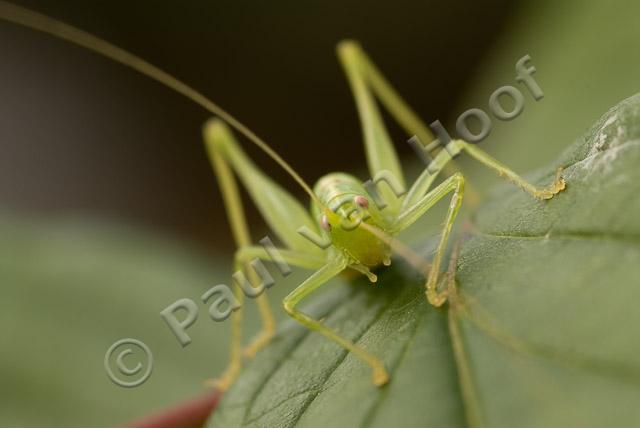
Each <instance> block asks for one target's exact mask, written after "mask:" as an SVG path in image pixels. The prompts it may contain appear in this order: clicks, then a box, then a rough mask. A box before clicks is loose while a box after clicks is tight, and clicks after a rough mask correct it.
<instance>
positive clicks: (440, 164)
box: [0, 1, 565, 390]
mask: <svg viewBox="0 0 640 428" xmlns="http://www.w3.org/2000/svg"><path fill="white" fill-rule="evenodd" d="M0 18H2V19H5V20H7V21H10V22H13V23H17V24H20V25H24V26H26V27H29V28H32V29H34V30H37V31H41V32H45V33H48V34H50V35H53V36H55V37H58V38H61V39H64V40H67V41H69V42H72V43H75V44H77V45H79V46H82V47H85V48H87V49H90V50H93V51H95V52H97V53H100V54H102V55H104V56H106V57H108V58H111V59H112V60H114V61H116V62H119V63H121V64H123V65H126V66H129V67H131V68H133V69H135V70H136V71H138V72H140V73H142V74H144V75H146V76H148V77H150V78H152V79H154V80H156V81H158V82H159V83H161V84H163V85H165V86H167V87H169V88H170V89H173V90H174V91H176V92H178V93H180V94H182V95H183V96H185V97H187V98H189V99H191V100H192V101H193V102H195V103H196V104H198V105H200V106H202V107H203V108H204V109H206V110H207V111H208V112H210V113H211V114H213V115H214V116H215V118H213V119H211V120H210V121H208V122H207V123H206V124H205V126H204V139H205V143H206V147H207V150H208V153H209V156H210V159H211V162H212V165H213V168H214V171H215V173H216V176H217V178H218V183H219V185H220V188H221V191H222V194H223V199H224V203H225V208H226V211H227V216H228V219H229V222H230V224H231V229H232V234H233V236H234V239H235V242H236V244H237V247H238V249H237V251H236V253H235V257H234V259H235V268H236V269H239V270H245V271H247V272H248V274H249V276H250V278H251V279H253V280H255V272H252V270H251V268H250V262H251V261H252V260H255V259H261V260H267V261H268V260H271V257H270V255H269V254H268V253H267V251H266V250H265V248H264V247H262V246H258V245H255V244H254V243H253V241H252V239H251V237H250V234H249V228H248V225H247V222H246V219H245V215H244V209H243V206H242V202H241V199H240V193H239V189H238V186H237V182H236V179H239V181H240V182H241V183H242V184H243V185H244V187H246V189H247V190H248V192H249V194H250V196H251V199H252V201H253V202H254V203H255V204H256V206H257V208H258V210H259V211H260V213H261V214H262V216H263V218H264V220H265V221H266V223H267V225H268V226H269V228H270V229H271V230H272V231H273V232H274V233H275V235H276V236H277V237H278V238H279V240H280V242H281V243H282V246H283V248H279V249H278V251H279V252H280V254H281V256H282V257H283V259H284V261H285V262H286V263H288V264H291V265H294V266H298V267H301V268H305V269H311V270H314V271H315V272H314V273H313V274H312V275H311V276H309V277H308V278H307V279H306V280H305V281H304V282H303V283H302V284H300V285H299V286H298V287H297V288H295V289H294V290H293V291H292V292H291V293H290V294H289V295H288V296H287V297H286V298H285V299H284V301H283V302H282V303H283V307H284V309H285V311H286V312H287V313H288V314H289V315H290V316H291V317H292V318H294V319H295V320H296V321H298V322H299V323H300V324H302V325H303V326H305V327H307V328H309V329H312V330H315V331H318V332H319V333H321V334H322V335H324V336H325V337H327V338H328V339H330V340H332V341H334V342H336V343H337V344H338V345H340V346H342V347H343V348H345V349H346V350H348V351H349V352H351V353H353V354H354V355H356V356H357V357H358V358H360V359H361V360H362V361H363V362H364V363H366V364H367V365H369V366H370V367H371V369H372V372H373V383H374V384H375V385H378V386H381V385H384V384H385V383H387V382H388V380H389V376H388V373H387V371H386V369H385V367H384V365H383V363H382V362H381V360H380V359H379V358H378V357H376V356H374V355H372V354H370V353H369V352H367V350H365V349H363V348H362V347H360V346H358V345H357V344H355V343H353V342H351V341H350V340H348V339H346V338H344V337H342V336H341V335H340V334H338V333H337V332H335V331H333V330H331V329H330V328H328V327H327V326H325V325H324V324H323V322H322V321H320V320H316V319H313V318H312V317H310V316H309V315H307V314H305V313H303V312H301V311H300V310H299V309H298V308H297V307H298V304H299V303H300V302H301V301H302V300H303V299H304V298H306V297H307V296H309V295H310V294H311V293H313V291H315V290H316V289H318V288H319V287H321V286H322V285H323V284H325V283H326V282H327V281H329V280H330V279H331V278H333V277H335V276H337V275H339V274H341V273H343V272H345V271H347V270H351V271H356V272H358V273H360V274H364V275H366V276H367V277H368V278H369V279H370V280H371V281H372V282H375V281H376V275H375V274H374V273H372V272H371V270H372V269H374V268H376V267H378V266H380V265H389V264H390V263H391V253H392V251H395V252H396V253H398V254H399V255H401V256H402V257H405V258H408V259H411V258H412V256H411V254H410V251H407V250H406V249H405V248H404V247H403V246H402V245H401V244H399V243H397V242H396V241H395V240H394V237H395V236H396V235H397V234H398V233H400V232H401V231H403V230H405V229H406V228H408V227H409V226H411V225H412V224H413V223H414V222H415V221H416V220H417V219H418V218H420V217H421V216H423V215H424V214H425V213H426V212H427V211H428V210H429V208H431V207H432V206H434V204H436V203H437V202H438V201H439V200H441V199H443V198H445V197H446V196H447V195H449V194H450V193H451V194H452V196H451V199H450V203H449V207H448V211H447V215H446V218H445V222H444V226H443V229H442V233H441V235H440V239H439V243H438V246H437V249H436V252H435V255H434V257H433V261H432V264H431V267H430V269H429V270H428V272H425V276H426V283H425V293H426V298H427V300H428V302H429V303H430V304H432V305H434V306H436V307H438V306H441V305H442V304H444V303H445V301H446V300H447V290H446V289H443V290H440V288H442V287H439V283H440V282H441V280H442V278H443V277H445V276H446V275H444V274H441V272H440V268H441V265H442V258H443V256H444V254H445V252H446V250H447V244H448V241H449V236H450V232H451V229H452V226H453V224H454V221H455V218H456V215H457V213H458V210H459V209H460V206H461V202H462V197H463V193H464V184H465V180H464V176H463V175H462V174H461V173H460V172H456V173H454V174H452V175H450V176H449V177H448V178H446V179H445V180H444V181H442V182H441V183H440V184H438V185H437V186H435V187H434V188H433V189H432V188H431V187H432V185H433V184H434V182H435V180H436V178H437V177H438V175H439V173H440V172H441V171H443V170H444V169H445V168H446V167H447V165H448V164H450V162H451V160H452V159H453V157H454V156H456V155H458V154H460V153H461V152H463V151H464V152H467V153H468V154H469V155H471V156H472V157H473V158H475V159H476V160H478V161H479V162H481V163H482V164H484V165H485V166H487V167H488V168H490V169H493V170H494V171H495V172H497V173H498V174H499V175H500V176H503V177H505V178H507V179H508V180H510V181H511V182H513V183H514V184H516V185H517V186H519V187H521V188H522V189H523V190H524V191H526V192H527V193H529V194H531V195H532V197H535V198H538V199H549V198H552V197H553V196H554V195H555V194H556V193H558V192H560V191H562V190H563V189H564V188H565V182H564V180H563V179H562V178H561V176H560V172H561V171H558V174H557V176H556V179H555V181H554V182H553V183H552V184H551V185H550V186H549V187H547V188H544V189H538V188H536V187H535V186H533V185H532V184H530V183H528V182H526V181H525V180H524V179H523V178H521V177H520V176H519V175H517V174H516V173H514V172H513V171H511V170H510V169H509V168H507V167H506V166H505V165H503V164H501V163H500V162H498V161H497V160H495V159H493V158H492V157H490V156H489V155H488V154H486V153H485V152H484V151H482V150H480V149H478V148H477V147H476V146H475V145H473V144H469V143H466V142H464V141H462V140H451V141H450V142H448V143H447V144H446V146H445V147H440V150H439V151H437V153H434V157H433V162H432V164H431V165H430V168H429V169H428V170H425V171H424V172H423V173H422V174H421V175H420V176H419V177H418V178H417V179H416V181H415V182H414V183H413V184H411V186H409V189H408V192H406V193H405V194H403V195H402V197H400V198H398V197H396V194H397V193H396V194H394V193H393V191H392V189H391V188H390V187H387V186H384V187H382V188H380V189H379V190H380V193H381V195H382V197H383V199H384V201H385V203H386V206H385V207H384V209H382V208H381V207H379V206H377V204H375V203H373V200H372V195H371V194H370V192H368V191H367V189H366V188H365V186H364V184H363V183H362V182H361V181H360V180H358V179H357V178H355V177H353V176H351V175H348V174H344V173H330V174H327V175H325V176H324V177H322V178H320V180H318V182H317V184H316V185H315V186H314V188H313V189H312V188H311V187H310V186H309V185H308V184H306V183H305V181H304V180H303V179H302V178H301V177H300V176H299V175H298V174H297V173H296V172H295V170H294V169H293V168H292V167H291V166H290V165H289V164H288V163H286V162H285V161H284V160H283V159H282V158H281V157H280V156H279V155H278V154H277V153H276V152H274V151H273V150H272V149H271V148H270V147H269V146H268V145H267V144H266V143H265V142H264V141H263V140H262V139H260V138H259V137H258V136H256V135H255V134H254V133H253V132H252V131H251V130H250V129H249V128H247V127H246V126H245V125H243V124H242V123H241V122H239V121H238V120H237V119H235V118H234V117H233V116H232V115H230V114H229V113H227V112H226V111H225V110H223V109H222V108H220V107H219V106H218V105H217V104H215V103H214V102H212V101H211V100H209V99H208V98H206V97H205V96H203V95H202V94H200V93H199V92H197V91H196V90H194V89H192V88H191V87H189V86H188V85H186V84H185V83H183V82H181V81H180V80H178V79H176V78H174V77H173V76H171V75H169V74H168V73H166V72H164V71H162V70H160V69H159V68H157V67H155V66H153V65H152V64H149V63H148V62H146V61H144V60H142V59H141V58H139V57H136V56H135V55H133V54H131V53H129V52H127V51H125V50H123V49H120V48H118V47H116V46H114V45H112V44H110V43H108V42H106V41H104V40H102V39H99V38H97V37H95V36H93V35H91V34H88V33H86V32H84V31H82V30H79V29H76V28H74V27H71V26H69V25H67V24H64V23H62V22H59V21H56V20H54V19H52V18H49V17H46V16H44V15H41V14H38V13H35V12H32V11H29V10H27V9H23V8H21V7H19V6H15V5H12V4H10V3H6V2H3V1H0ZM337 50H338V57H339V59H340V62H341V63H342V66H343V67H344V70H345V72H346V75H347V77H348V81H349V85H350V87H351V90H352V92H353V96H354V98H355V102H356V106H357V110H358V113H359V117H360V122H361V126H362V133H363V137H364V145H365V154H366V159H367V164H368V167H369V172H370V174H371V176H372V177H374V181H375V180H376V178H379V177H381V175H385V174H387V175H389V176H390V177H392V178H393V179H394V180H396V181H397V183H399V185H400V186H401V187H402V188H404V187H405V186H404V178H403V177H404V174H403V169H402V167H401V165H400V162H399V160H398V156H397V154H396V151H395V149H394V148H393V145H392V142H391V138H390V137H389V135H388V133H387V130H386V128H385V125H384V123H383V119H382V116H381V113H380V110H379V107H378V104H377V101H376V98H377V100H378V101H379V102H380V103H381V104H382V105H383V106H384V107H385V108H386V109H387V111H388V112H389V113H390V115H391V116H392V117H393V118H394V120H396V121H397V122H398V123H399V124H400V125H401V126H402V127H403V129H404V130H405V131H406V132H407V133H409V134H410V135H416V136H417V137H418V138H419V139H420V140H421V141H432V140H433V135H432V133H431V131H430V130H429V128H428V127H427V125H426V124H425V123H424V122H423V121H422V120H421V119H420V118H419V117H418V116H417V115H416V113H415V112H414V111H412V109H411V108H410V107H409V106H408V105H407V104H406V103H405V101H404V100H403V99H402V98H401V97H400V95H399V94H398V93H397V92H396V91H395V90H394V89H393V87H392V86H391V85H390V84H389V83H388V82H387V80H386V79H385V78H384V77H383V75H382V74H381V73H380V71H379V70H378V69H377V68H376V67H375V66H374V64H373V63H372V62H371V61H370V59H369V58H368V57H367V55H366V54H365V53H364V51H363V50H362V48H361V47H360V46H359V45H358V44H357V43H356V42H353V41H344V42H341V43H340V44H339V45H338V49H337ZM231 128H233V129H234V130H235V131H237V132H239V133H240V134H241V135H243V136H244V137H246V138H247V139H248V140H249V141H251V142H252V143H253V144H255V145H257V146H258V147H259V148H260V149H262V150H263V151H264V152H265V153H266V154H267V155H268V156H269V157H271V158H272V159H273V160H274V161H275V162H276V163H278V164H279V165H280V166H281V167H282V168H283V169H284V170H285V171H286V172H287V173H288V174H289V175H290V176H291V177H292V178H293V179H294V180H295V181H296V182H297V183H298V184H299V185H300V186H301V187H302V188H303V189H304V191H305V192H306V193H307V194H308V195H309V197H310V198H311V209H310V210H308V209H306V208H305V207H304V206H303V205H302V204H301V203H300V202H298V201H297V200H296V199H295V198H294V197H293V196H292V195H291V194H290V193H288V192H287V191H286V190H285V189H284V188H282V187H281V186H279V185H278V184H276V183H275V182H273V181H272V180H271V179H270V178H269V177H268V176H267V174H265V173H264V172H262V171H260V170H259V169H258V168H257V167H256V166H255V165H254V164H253V163H252V162H251V160H250V159H249V158H248V157H247V156H246V154H245V153H244V151H243V150H242V148H241V146H240V145H239V144H238V142H237V141H236V140H235V138H234V136H233V135H232V133H231ZM354 218H356V220H357V221H356V222H355V223H354ZM345 222H346V224H353V227H345ZM300 227H304V228H305V230H306V231H310V232H311V233H312V234H315V235H316V236H320V237H321V238H322V239H323V240H324V241H326V242H327V243H328V245H326V246H319V245H317V243H314V242H313V240H310V239H308V237H306V236H303V234H301V233H299V228H300ZM413 264H414V265H415V264H416V263H413ZM450 271H451V266H450ZM237 295H238V298H240V299H241V298H242V293H241V292H239V291H238V292H237ZM256 300H257V303H258V307H259V309H260V313H261V318H262V323H263V328H262V331H261V332H260V333H259V334H258V335H257V336H256V337H255V338H254V339H253V340H252V341H251V343H250V344H249V345H248V346H247V347H245V348H243V347H242V343H241V339H242V338H241V324H242V312H241V311H236V312H234V313H233V315H232V340H231V356H230V362H229V366H228V368H227V370H226V371H225V372H224V373H223V374H222V375H221V377H219V378H218V379H217V380H216V381H215V385H216V386H217V387H218V388H220V389H222V390H224V389H226V388H228V387H229V386H230V385H231V384H232V383H233V382H234V380H235V379H236V378H237V376H238V374H239V373H240V370H241V366H242V359H243V355H244V356H253V355H254V354H255V353H256V352H257V351H258V350H260V349H261V348H262V347H264V346H265V345H266V344H268V343H269V341H270V340H271V339H272V338H273V336H274V334H275V322H274V319H273V316H272V312H271V309H270V307H269V304H268V302H267V298H266V295H264V294H262V295H260V296H258V297H257V298H256Z"/></svg>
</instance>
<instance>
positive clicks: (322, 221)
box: [320, 215, 331, 232]
mask: <svg viewBox="0 0 640 428" xmlns="http://www.w3.org/2000/svg"><path fill="white" fill-rule="evenodd" d="M320 226H321V227H322V228H323V229H324V230H325V231H327V232H329V231H331V224H329V219H328V218H327V216H326V215H323V216H322V218H320Z"/></svg>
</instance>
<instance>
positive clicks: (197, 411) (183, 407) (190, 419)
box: [122, 391, 222, 428]
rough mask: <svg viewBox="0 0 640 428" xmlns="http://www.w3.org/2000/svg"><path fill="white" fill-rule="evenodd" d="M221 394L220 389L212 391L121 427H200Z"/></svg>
mask: <svg viewBox="0 0 640 428" xmlns="http://www.w3.org/2000/svg"><path fill="white" fill-rule="evenodd" d="M221 395H222V394H221V393H220V391H214V392H212V393H209V394H206V395H203V396H200V397H197V398H194V399H191V400H189V401H186V402H184V403H182V404H179V405H177V406H176V407H174V408H171V409H168V410H163V411H160V412H158V413H156V414H155V415H151V416H148V417H146V418H143V419H140V420H138V421H134V422H131V423H128V424H125V425H123V426H122V428H202V427H203V426H204V424H205V422H206V421H207V418H208V417H209V415H210V414H211V413H212V412H213V410H214V409H215V407H216V405H217V404H218V400H219V399H220V396H221Z"/></svg>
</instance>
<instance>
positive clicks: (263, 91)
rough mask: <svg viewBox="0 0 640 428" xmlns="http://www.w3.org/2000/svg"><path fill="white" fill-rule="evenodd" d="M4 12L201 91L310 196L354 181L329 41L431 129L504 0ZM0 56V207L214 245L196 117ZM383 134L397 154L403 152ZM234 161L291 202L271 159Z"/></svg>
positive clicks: (96, 80)
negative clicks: (331, 179) (274, 184)
mask: <svg viewBox="0 0 640 428" xmlns="http://www.w3.org/2000/svg"><path fill="white" fill-rule="evenodd" d="M16 3H18V4H21V5H24V6H26V7H29V8H32V9H34V10H37V11H39V12H42V13H44V14H46V15H49V16H52V17H55V18H58V19H60V20H63V21H65V22H68V23H71V24H73V25H75V26H77V27H80V28H82V29H85V30H88V31H90V32H92V33H94V34H96V35H99V36H100V37H102V38H104V39H106V40H109V41H111V42H113V43H114V44H116V45H118V46H121V47H124V48H126V49H128V50H130V51H132V52H134V53H136V54H137V55H139V56H141V57H143V58H145V59H147V60H149V61H150V62H152V63H154V64H156V65H158V66H160V67H161V68H163V69H165V70H167V71H168V72H170V73H172V74H174V75H175V76H177V77H178V78H180V79H182V80H184V81H185V82H187V83H188V84H190V85H192V86H193V87H195V88H197V89H199V90H200V91H202V93H204V94H205V95H207V96H210V97H211V98H212V99H213V100H214V101H216V102H217V103H219V104H220V105H221V106H223V107H224V108H226V109H228V111H230V112H231V113H232V114H234V115H236V117H237V118H239V119H240V120H241V121H243V122H245V123H246V124H247V125H248V126H249V127H251V128H252V129H253V130H254V131H255V132H256V133H258V135H260V136H262V137H263V138H264V139H265V140H267V141H268V142H269V143H270V144H272V146H273V147H274V148H275V149H276V150H277V151H278V152H279V153H280V154H281V155H282V156H283V157H284V158H285V159H287V160H288V161H289V162H290V163H291V164H292V165H293V166H294V167H295V168H296V169H297V170H298V171H299V172H300V173H301V174H302V176H303V177H304V178H305V179H306V180H308V181H309V182H311V184H312V183H313V182H314V181H315V180H316V179H317V178H319V177H320V176H321V175H322V174H324V173H327V172H330V171H339V170H343V171H351V172H356V173H360V174H363V173H364V172H365V170H364V166H365V159H364V155H363V149H362V140H361V136H360V129H359V124H358V120H357V115H356V110H355V106H354V103H353V100H352V98H351V93H350V91H349V88H348V86H347V83H346V80H345V77H344V75H343V72H342V70H341V68H340V65H339V63H338V61H337V58H336V56H335V45H336V43H337V42H338V41H339V40H341V39H344V38H355V39H358V40H359V41H361V42H362V44H363V45H364V47H365V49H366V50H367V51H368V53H369V54H370V56H371V57H372V58H373V60H374V61H375V62H376V63H377V64H378V66H379V67H380V68H381V69H382V71H383V72H384V73H385V74H386V75H387V77H388V78H389V79H390V80H391V81H392V83H393V84H394V85H395V86H396V87H397V89H398V90H399V91H400V93H401V94H402V95H403V96H404V97H405V98H406V99H407V101H408V102H409V104H410V105H412V106H413V107H414V108H415V109H416V111H417V112H418V113H419V114H420V116H421V117H423V118H425V120H427V121H432V120H434V119H436V118H439V119H442V120H444V119H446V118H447V117H449V116H451V115H452V114H453V112H452V109H453V107H454V106H455V105H456V103H457V102H458V101H459V100H458V98H459V96H460V94H461V93H462V92H463V91H464V90H465V88H466V85H467V84H468V82H470V81H471V79H473V78H474V75H475V73H476V70H477V65H478V62H479V60H480V59H481V58H482V57H483V55H484V53H485V51H487V49H489V48H490V47H491V45H492V42H493V41H494V40H495V39H496V38H497V37H498V36H499V34H500V32H501V31H502V30H503V28H504V23H505V22H506V21H507V20H508V18H509V15H510V12H511V7H512V6H513V5H514V4H515V3H516V2H509V1H501V0H496V1H473V2H472V1H464V2H438V1H419V2H418V1H404V0H403V1H397V2H394V3H392V4H391V3H382V2H365V1H353V0H348V1H341V2H325V1H309V2H296V1H279V2H247V1H191V2H156V1H153V2H152V1H137V2H122V1H110V2H86V1H75V0H74V1H65V2H50V1H44V2H43V1H18V2H16ZM0 53H1V54H0V58H1V59H0V99H1V102H0V209H2V210H4V211H9V212H10V213H21V214H33V213H37V214H38V215H39V216H43V215H44V216H52V215H62V214H65V215H68V214H69V213H73V214H78V215H82V216H87V215H89V216H98V217H110V218H116V219H118V220H120V221H124V222H128V223H132V224H135V225H146V226H147V227H150V228H152V229H159V230H161V231H163V232H169V233H173V234H176V235H178V236H179V237H181V238H186V239H193V240H197V241H199V242H200V243H202V244H204V246H206V247H208V248H212V247H215V246H216V245H215V243H214V241H215V242H217V243H219V244H220V245H221V246H222V248H228V247H227V244H230V233H229V232H228V226H227V223H226V220H225V217H224V211H223V209H222V205H221V200H220V196H219V193H218V189H217V185H216V183H215V180H214V178H213V174H212V172H211V170H210V167H209V165H208V162H207V159H206V156H205V152H204V149H203V145H202V141H201V136H200V132H201V125H202V123H203V122H204V120H205V119H206V118H207V113H206V112H204V111H203V110H201V109H200V108H199V107H197V106H195V105H193V104H191V103H190V102H188V101H186V100H184V99H183V98H181V97H180V96H179V95H177V94H175V93H172V92H171V91H170V90H168V89H166V88H164V87H162V86H161V85H159V84H157V83H155V82H153V81H151V80H149V79H147V78H145V77H142V76H140V75H138V74H136V73H135V72H133V71H131V70H129V69H127V68H125V67H123V66H120V65H118V64H114V63H112V62H110V61H109V60H106V59H104V58H101V57H100V56H98V55H96V54H93V53H90V52H87V51H85V50H83V49H81V48H78V47H76V46H73V45H71V44H69V43H67V42H64V41H60V40H56V39H54V38H51V37H49V36H46V35H43V34H39V33H36V32H33V31H31V30H27V29H24V28H20V27H17V26H15V25H12V24H8V23H4V22H0ZM457 113H459V112H455V115H457ZM390 128H391V131H392V135H393V138H394V141H395V142H396V145H397V146H398V149H399V151H400V152H401V153H402V154H404V155H412V153H411V150H410V148H409V147H408V145H407V144H405V140H406V136H405V135H404V134H403V133H402V132H401V131H399V130H398V129H397V128H396V127H394V126H393V125H392V126H391V127H390ZM245 146H248V145H247V144H245ZM247 150H249V151H250V153H251V154H252V156H253V157H254V159H256V161H257V163H258V164H259V165H261V166H262V167H264V168H265V169H266V170H267V171H268V172H269V174H270V175H271V176H273V177H275V178H276V179H278V180H279V181H280V182H281V183H283V184H284V185H285V186H286V187H287V188H289V189H291V190H292V191H293V192H295V193H296V194H298V195H300V196H301V197H302V198H304V195H302V192H301V191H300V189H298V188H297V187H296V186H295V184H294V183H293V182H292V181H291V180H290V179H289V178H288V177H287V176H286V175H285V174H284V173H283V172H282V171H281V170H280V169H279V168H278V167H276V166H275V165H274V164H273V162H271V161H270V160H269V159H267V158H266V157H265V156H264V155H262V154H261V153H259V152H257V151H256V150H253V148H251V147H247ZM305 199H306V198H305ZM305 203H306V202H305ZM250 218H251V219H253V220H256V219H257V215H256V213H255V212H254V211H252V214H251V217H250Z"/></svg>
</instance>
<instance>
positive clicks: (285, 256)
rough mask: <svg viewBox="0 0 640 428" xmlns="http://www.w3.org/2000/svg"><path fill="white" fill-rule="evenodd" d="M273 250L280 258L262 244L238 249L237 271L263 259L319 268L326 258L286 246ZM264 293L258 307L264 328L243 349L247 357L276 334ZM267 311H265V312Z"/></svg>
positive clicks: (308, 267)
mask: <svg viewBox="0 0 640 428" xmlns="http://www.w3.org/2000/svg"><path fill="white" fill-rule="evenodd" d="M273 251H275V252H276V253H277V255H278V258H279V259H280V260H274V256H273V253H269V252H268V251H267V250H266V248H264V247H262V246H248V247H243V248H240V249H238V251H237V252H236V256H235V260H236V262H235V265H236V272H241V270H240V269H241V267H242V266H250V265H251V262H253V261H255V260H263V261H267V262H280V263H284V264H285V266H286V267H287V268H288V265H293V266H297V267H301V268H303V269H319V268H320V267H322V266H323V265H324V264H325V262H326V260H325V258H324V257H321V256H319V255H317V254H309V253H305V252H303V251H295V250H289V249H285V248H275V247H273ZM250 275H251V277H252V279H251V282H252V283H253V284H257V279H256V278H255V276H256V275H255V272H253V270H252V271H251V273H250ZM263 296H264V294H260V296H258V298H257V303H258V309H259V310H260V312H261V315H262V320H263V324H262V330H261V331H260V332H259V333H258V334H257V335H255V336H254V337H253V338H252V339H251V341H250V342H249V345H247V346H246V347H244V348H243V349H242V355H243V356H245V357H247V358H253V357H254V356H255V354H256V353H257V352H258V351H259V350H260V349H262V348H264V347H265V346H266V345H268V344H269V342H271V339H273V337H274V335H275V323H274V322H271V318H270V317H269V315H270V313H271V312H270V308H269V306H268V302H266V301H265V300H264V299H262V297H263ZM262 302H265V304H266V307H263V306H264V305H263V303H262ZM263 312H265V313H263Z"/></svg>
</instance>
